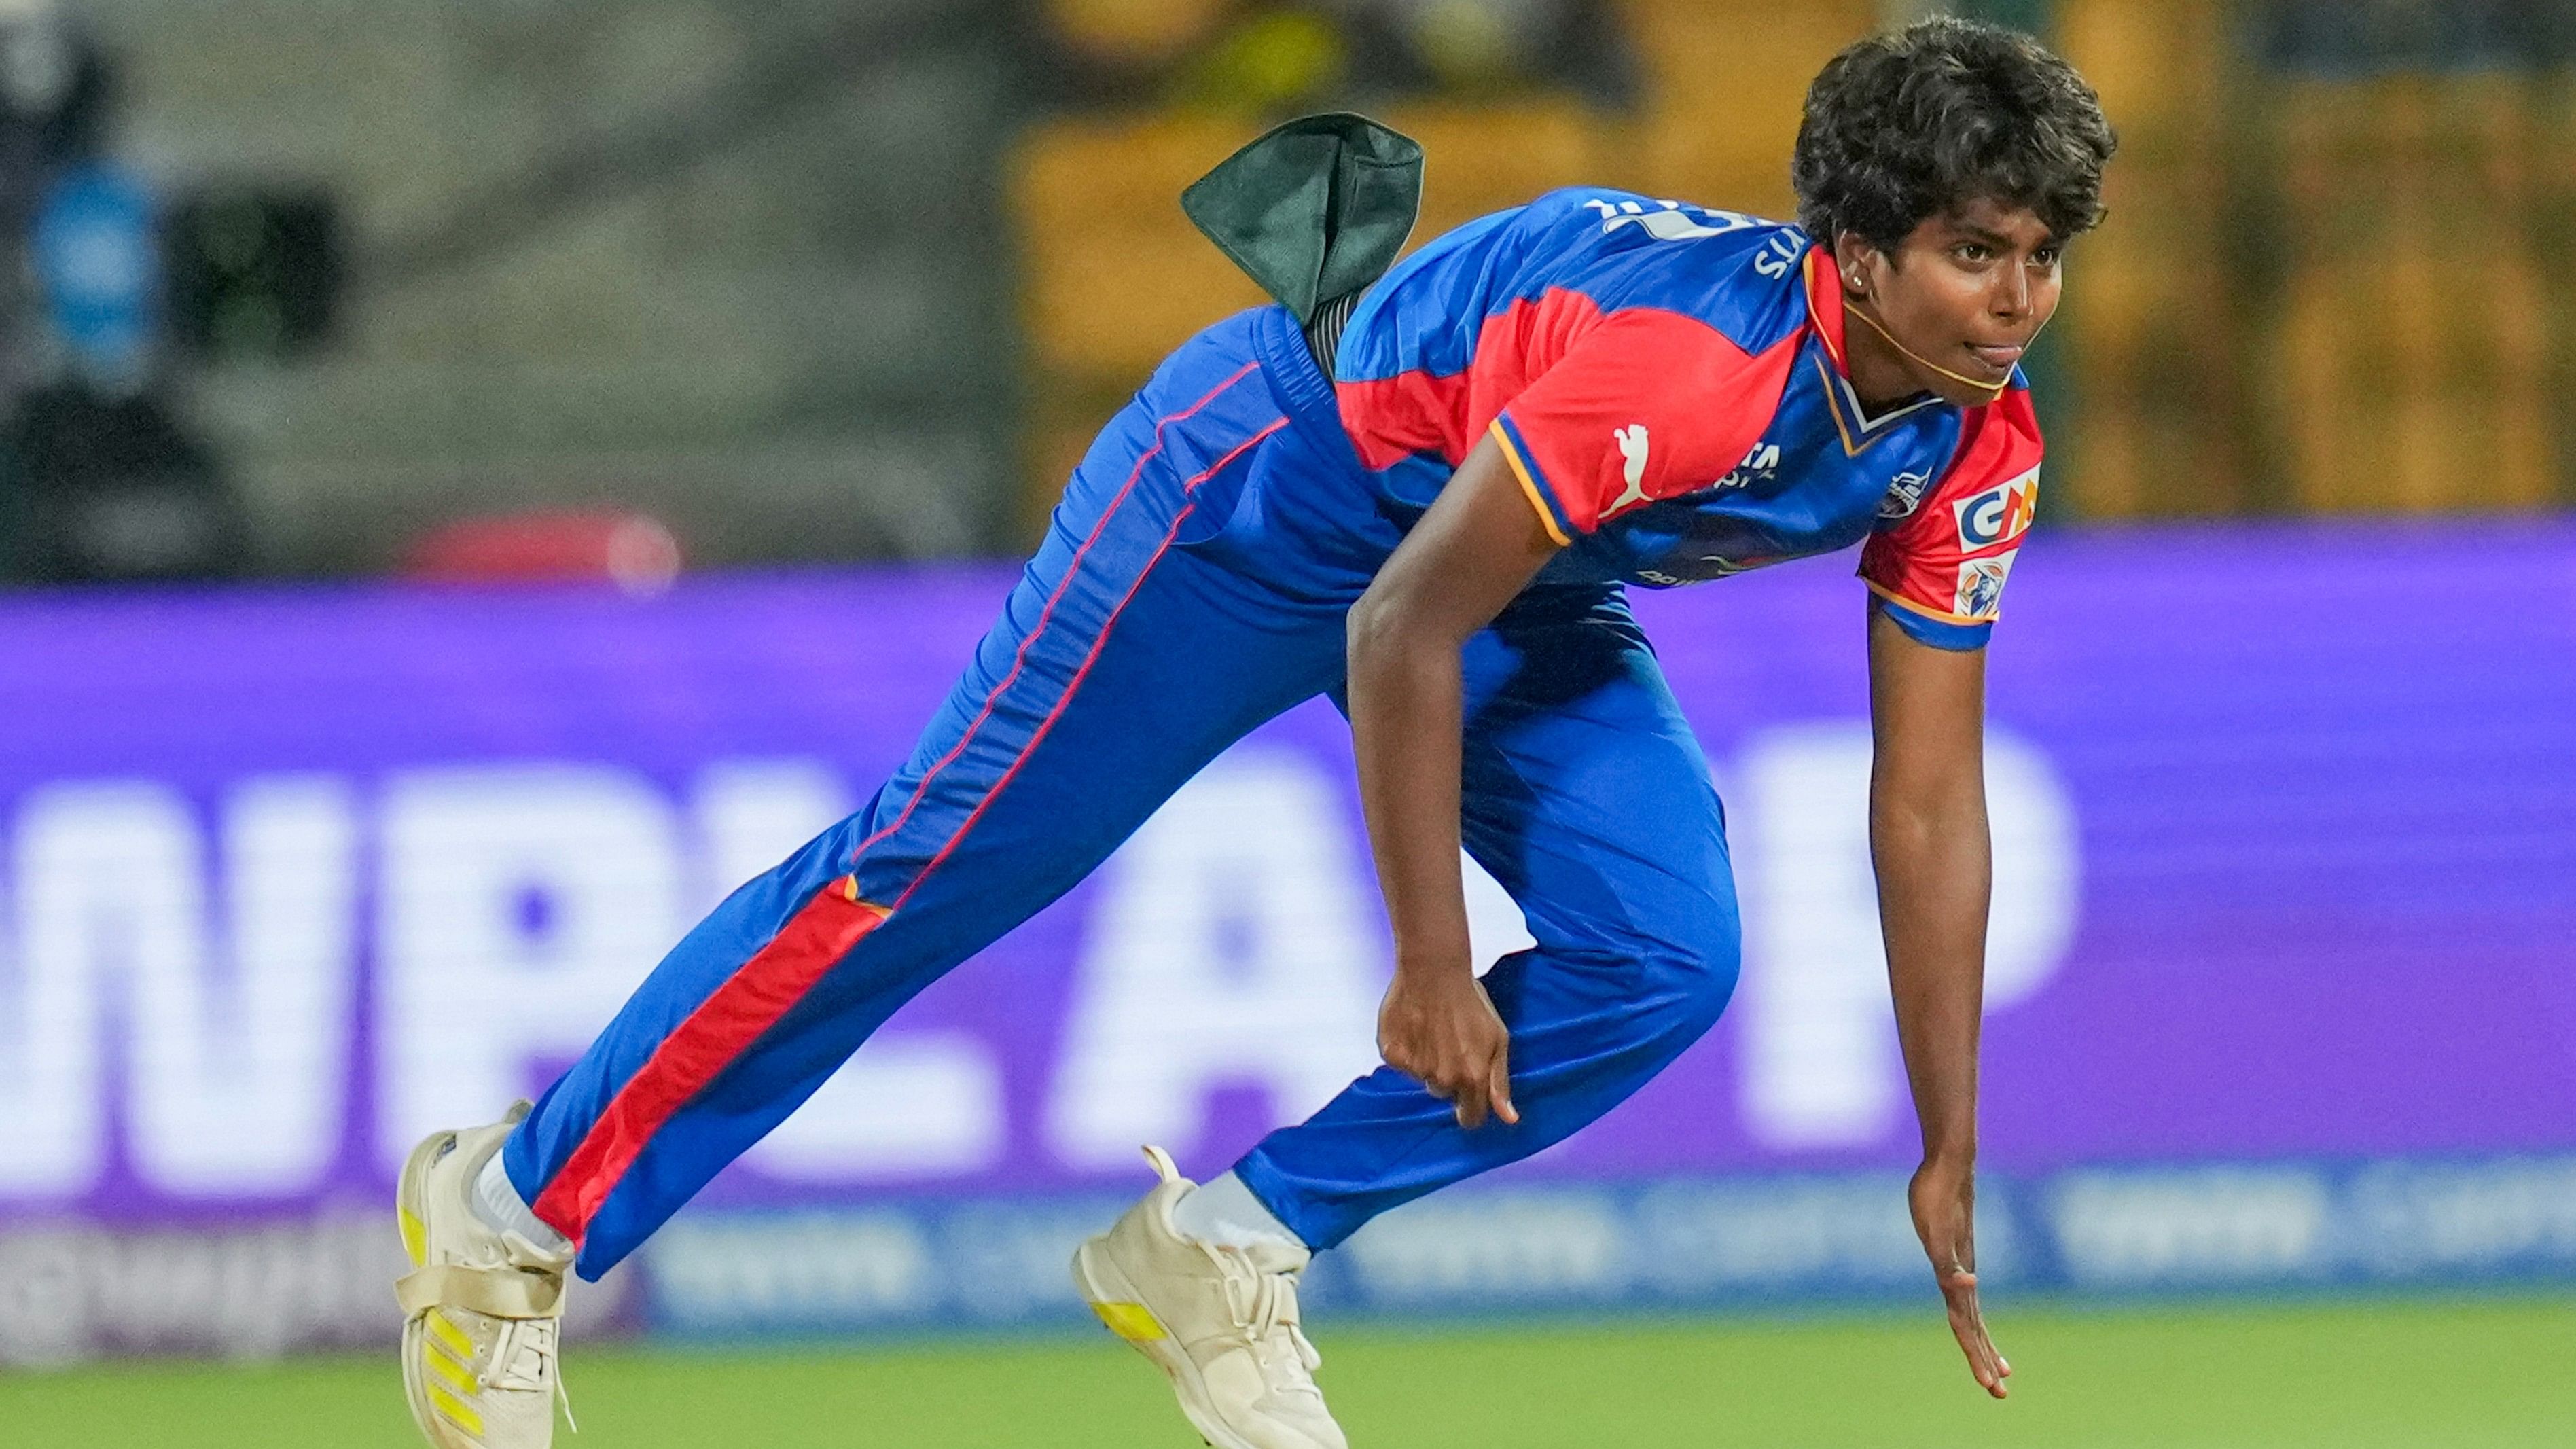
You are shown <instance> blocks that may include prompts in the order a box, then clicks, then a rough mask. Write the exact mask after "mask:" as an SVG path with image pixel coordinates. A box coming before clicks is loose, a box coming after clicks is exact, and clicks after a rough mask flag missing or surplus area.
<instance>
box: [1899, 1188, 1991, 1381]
mask: <svg viewBox="0 0 2576 1449" xmlns="http://www.w3.org/2000/svg"><path fill="white" fill-rule="evenodd" d="M1905 1196H1906V1204H1907V1206H1909V1207H1911V1208H1912V1209H1913V1211H1914V1235H1915V1236H1916V1237H1918V1238H1920V1239H1922V1240H1923V1251H1924V1252H1925V1253H1926V1254H1928V1255H1929V1256H1930V1257H1931V1259H1932V1276H1933V1278H1934V1279H1935V1280H1936V1281H1938V1282H1939V1283H1940V1285H1941V1299H1942V1302H1943V1303H1944V1305H1946V1306H1947V1307H1948V1309H1949V1310H1950V1332H1951V1334H1952V1336H1954V1337H1956V1338H1957V1339H1958V1340H1959V1351H1960V1352H1962V1353H1965V1354H1966V1355H1967V1356H1968V1372H1970V1373H1972V1374H1975V1375H1976V1376H1977V1383H1978V1386H1979V1387H1981V1388H1983V1389H1984V1390H1985V1391H1986V1392H1987V1393H1990V1394H1992V1395H1994V1396H1995V1397H1996V1398H1998V1399H2000V1398H2002V1397H2004V1395H2005V1393H2006V1392H2007V1390H2006V1389H2005V1387H2004V1380H2006V1379H2008V1378H2011V1377H2012V1365H2011V1364H2010V1363H2007V1362H2005V1360H2004V1356H2003V1355H2002V1354H2001V1353H1999V1352H1997V1351H1996V1349H1995V1341H1994V1339H1993V1338H1992V1337H1990V1336H1989V1335H1988V1334H1987V1333H1986V1315H1985V1312H1984V1310H1982V1309H1980V1308H1979V1307H1978V1306H1977V1170H1976V1169H1975V1168H1974V1167H1970V1166H1966V1165H1963V1164H1957V1163H1950V1162H1937V1161H1930V1160H1927V1161H1925V1162H1924V1164H1923V1165H1922V1167H1920V1168H1918V1169H1916V1171H1915V1173H1914V1181H1913V1183H1912V1184H1911V1185H1910V1186H1909V1187H1908V1188H1907V1190H1906V1194H1905Z"/></svg>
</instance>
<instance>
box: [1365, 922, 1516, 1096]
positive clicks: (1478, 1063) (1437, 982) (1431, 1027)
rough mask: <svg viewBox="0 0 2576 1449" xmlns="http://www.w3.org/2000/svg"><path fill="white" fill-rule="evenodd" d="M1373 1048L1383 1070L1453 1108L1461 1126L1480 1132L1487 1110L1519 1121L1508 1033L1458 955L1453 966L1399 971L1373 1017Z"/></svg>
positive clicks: (1479, 985)
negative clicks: (1382, 1059) (1410, 1081)
mask: <svg viewBox="0 0 2576 1449" xmlns="http://www.w3.org/2000/svg"><path fill="white" fill-rule="evenodd" d="M1377 1049H1378V1054H1379V1055H1380V1056H1383V1057H1385V1058H1386V1064H1387V1065H1388V1066H1390V1067H1393V1068H1395V1069H1396V1070H1397V1071H1399V1072H1402V1073H1404V1074H1405V1075H1407V1076H1409V1077H1412V1078H1413V1079H1414V1080H1416V1081H1418V1082H1420V1083H1422V1085H1423V1086H1424V1087H1425V1088H1426V1089H1428V1090H1429V1091H1430V1093H1431V1095H1433V1096H1435V1097H1438V1098H1440V1099H1441V1100H1443V1101H1445V1102H1448V1103H1449V1104H1451V1105H1452V1106H1454V1107H1455V1108H1456V1109H1457V1112H1458V1125H1459V1126H1461V1127H1465V1128H1468V1129H1469V1130H1473V1129H1475V1128H1478V1127H1482V1126H1483V1125H1485V1115H1486V1113H1487V1111H1488V1110H1490V1111H1491V1112H1492V1114H1493V1115H1494V1116H1496V1117H1499V1118H1501V1119H1502V1120H1503V1121H1505V1122H1518V1121H1520V1120H1521V1114H1520V1112H1519V1111H1518V1110H1517V1109H1515V1108H1514V1107H1513V1106H1512V1080H1511V1066H1510V1057H1511V1034H1510V1033H1509V1032H1508V1031H1506V1030H1505V1029H1504V1027H1503V1019H1502V1018H1501V1017H1500V1016H1497V1015H1495V1013H1494V1003H1493V1000H1492V998H1490V997H1488V996H1486V995H1485V984H1484V983H1483V982H1481V981H1478V980H1477V979H1476V978H1475V976H1474V975H1473V974H1472V973H1471V972H1470V971H1469V969H1468V966H1467V961H1466V959H1465V957H1464V955H1463V953H1462V954H1461V955H1460V957H1459V959H1458V960H1457V961H1456V962H1455V963H1444V964H1442V965H1438V966H1424V967H1419V968H1416V969H1412V970H1407V969H1404V968H1402V967H1399V968H1397V970H1396V973H1395V981H1394V984H1392V985H1390V986H1388V987H1387V989H1386V1002H1385V1004H1384V1005H1382V1006H1380V1007H1379V1008H1378V1012H1377Z"/></svg>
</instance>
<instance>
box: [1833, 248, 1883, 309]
mask: <svg viewBox="0 0 2576 1449" xmlns="http://www.w3.org/2000/svg"><path fill="white" fill-rule="evenodd" d="M1877 254H1878V248H1876V247H1874V246H1871V245H1870V244H1869V243H1868V242H1867V241H1864V240H1863V239H1862V238H1861V235H1860V233H1858V232H1851V231H1847V232H1843V233H1842V234H1840V235H1838V236H1836V237H1835V238H1834V270H1836V271H1838V272H1840V273H1842V282H1843V295H1845V296H1848V297H1858V298H1861V299H1863V300H1867V298H1868V297H1869V284H1870V271H1871V268H1870V259H1871V258H1872V257H1874V256H1876V255H1877Z"/></svg>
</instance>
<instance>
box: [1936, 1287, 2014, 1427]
mask: <svg viewBox="0 0 2576 1449" xmlns="http://www.w3.org/2000/svg"><path fill="white" fill-rule="evenodd" d="M1941 1298H1942V1302H1943V1306H1945V1307H1946V1308H1947V1309H1948V1310H1949V1316H1950V1333H1951V1336H1953V1337H1955V1338H1956V1339H1958V1340H1959V1351H1960V1352H1961V1353H1964V1354H1966V1355H1967V1357H1968V1372H1969V1373H1971V1374H1973V1375H1975V1376H1976V1380H1977V1386H1978V1387H1980V1388H1982V1389H1984V1390H1985V1391H1986V1392H1987V1393H1989V1394H1992V1395H1993V1396H1994V1397H1996V1398H1998V1399H2000V1398H2003V1397H2005V1396H2006V1395H2007V1394H2008V1393H2009V1392H2010V1390H2008V1389H2007V1388H2006V1387H2005V1384H2004V1380H2006V1379H2008V1378H2010V1377H2012V1365H2011V1364H2009V1363H2006V1362H2005V1361H2004V1356H2003V1355H2002V1354H2001V1353H1999V1352H1997V1351H1996V1349H1995V1342H1994V1339H1993V1337H1992V1336H1991V1335H1989V1334H1988V1333H1987V1332H1986V1318H1985V1314H1984V1312H1983V1311H1982V1310H1981V1309H1979V1307H1978V1306H1977V1275H1976V1274H1974V1273H1971V1272H1969V1271H1968V1270H1966V1269H1965V1268H1953V1269H1951V1270H1950V1271H1949V1272H1948V1273H1945V1274H1943V1275H1942V1277H1941Z"/></svg>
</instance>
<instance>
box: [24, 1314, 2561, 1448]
mask: <svg viewBox="0 0 2576 1449" xmlns="http://www.w3.org/2000/svg"><path fill="white" fill-rule="evenodd" d="M1997 1333H1998V1336H1999V1338H2000V1339H2001V1340H2002V1342H2003V1344H2004V1348H2005V1352H2006V1353H2007V1354H2008V1355H2009V1356H2010V1357H2011V1358H2012V1360H2013V1364H2014V1368H2015V1369H2016V1371H2017V1372H2016V1375H2015V1378H2014V1393H2013V1397H2012V1399H2011V1401H2010V1402H2008V1403H2001V1404H1998V1403H1991V1402H1988V1401H1986V1400H1984V1399H1983V1398H1982V1396H1980V1395H1979V1394H1978V1393H1977V1392H1976V1386H1975V1385H1974V1384H1973V1383H1972V1382H1970V1381H1969V1379H1968V1376H1967V1374H1966V1372H1965V1370H1964V1369H1962V1368H1961V1367H1960V1365H1959V1361H1958V1355H1957V1352H1956V1350H1955V1349H1953V1348H1952V1347H1951V1346H1950V1343H1949V1341H1948V1336H1947V1334H1946V1333H1945V1332H1944V1330H1943V1329H1942V1327H1941V1324H1940V1321H1939V1318H1938V1316H1937V1314H1936V1313H1933V1312H1928V1311H1927V1312H1926V1313H1925V1314H1924V1315H1923V1317H1922V1319H1921V1320H1920V1321H1915V1320H1896V1319H1884V1318H1869V1319H1835V1320H1758V1321H1745V1320H1736V1321H1731V1322H1726V1323H1653V1324H1634V1323H1632V1324H1622V1325H1619V1326H1613V1327H1584V1326H1579V1325H1568V1324H1558V1325H1551V1326H1546V1327H1508V1328H1506V1327H1496V1328H1457V1329H1450V1330H1445V1331H1437V1332H1430V1331H1425V1332H1397V1331H1392V1330H1387V1329H1353V1330H1348V1331H1344V1332H1338V1333H1336V1332H1333V1331H1331V1329H1330V1328H1329V1326H1327V1327H1326V1329H1325V1333H1324V1336H1323V1338H1322V1340H1321V1342H1322V1347H1323V1349H1324V1353H1325V1356H1326V1359H1327V1362H1326V1365H1325V1372H1324V1375H1323V1383H1324V1386H1325V1388H1326V1390H1327V1391H1328V1392H1329V1393H1330V1394H1331V1396H1332V1399H1333V1403H1334V1406H1335V1409H1336V1410H1337V1412H1338V1413H1339V1414H1340V1416H1341V1420H1342V1423H1343V1424H1344V1426H1345V1427H1347V1428H1348V1429H1349V1430H1350V1433H1351V1438H1352V1440H1353V1442H1354V1443H1355V1444H1356V1445H1358V1446H1360V1449H1394V1446H1403V1449H1555V1446H1569V1449H1571V1446H1594V1445H1605V1444H1619V1445H1625V1444H1671V1445H1703V1444H1706V1445H1739V1444H1740V1445H1759V1446H1764V1449H1791V1446H1807V1445H1813V1446H1818V1449H1824V1446H1831V1449H1864V1446H1877V1445H1889V1446H1905V1449H1937V1446H1947V1445H1977V1446H1981V1449H1986V1446H2006V1449H2008V1446H2021V1445H2028V1446H2043V1445H2044V1446H2048V1449H2133V1446H2134V1449H2147V1446H2155V1449H2186V1446H2189V1449H2219V1446H2228V1449H2235V1446H2244V1449H2255V1446H2262V1449H2292V1446H2307V1445H2314V1446H2321V1449H2323V1446H2331V1449H2383V1446H2384V1449H2428V1446H2440V1449H2475V1446H2487V1445H2496V1446H2503V1445H2513V1446H2517V1449H2521V1446H2535V1449H2536V1446H2547V1445H2566V1444H2576V1300H2566V1299H2518V1300H2506V1301H2491V1302H2464V1303H2404V1302H2373V1303H2364V1304H2329V1305H2315V1306H2303V1307H2296V1308H2283V1309H2258V1308H2194V1309H2173V1310H2139V1311H2128V1312H2118V1313H2112V1312H2103V1313H2069V1312H2045V1313H2043V1312H2022V1313H2007V1314H2006V1315H2005V1316H2003V1317H2002V1318H2001V1319H2000V1320H1999V1322H1998V1323H1997ZM567 1378H568V1382H569V1383H570V1385H571V1387H572V1392H573V1402H574V1407H575V1409H576V1410H577V1411H578V1412H579V1413H580V1415H581V1422H582V1432H581V1434H580V1435H579V1437H578V1438H574V1437H571V1436H565V1435H559V1436H558V1438H557V1443H558V1444H562V1445H567V1446H569V1449H648V1446H649V1449H672V1446H682V1445H687V1446H698V1445H709V1446H715V1445H723V1446H732V1445H757V1446H761V1449H806V1446H814V1449H822V1446H833V1449H849V1446H860V1445H869V1446H874V1445H889V1446H903V1449H949V1446H955V1449H965V1446H977V1449H986V1446H1004V1445H1032V1446H1039V1445H1043V1446H1047V1449H1090V1446H1101V1449H1109V1446H1118V1449H1139V1446H1142V1449H1153V1446H1165V1445H1168V1446H1172V1449H1187V1446H1190V1445H1194V1444H1196V1443H1197V1436H1196V1435H1194V1434H1192V1433H1191V1432H1190V1431H1189V1430H1188V1429H1187V1428H1186V1427H1185V1426H1184V1425H1183V1424H1182V1422H1181V1420H1180V1417H1179V1415H1178V1414H1177V1413H1175V1412H1174V1411H1173V1409H1172V1408H1171V1406H1170V1402H1169V1400H1168V1399H1167V1398H1166V1397H1165V1393H1164V1390H1163V1386H1162V1380H1161V1379H1160V1378H1159V1377H1158V1376H1156V1375H1155V1374H1154V1372H1153V1370H1152V1369H1151V1368H1149V1367H1148V1366H1147V1365H1146V1364H1145V1363H1144V1361H1143V1360H1142V1359H1140V1358H1136V1357H1135V1356H1134V1355H1132V1354H1130V1353H1129V1352H1128V1351H1127V1350H1126V1349H1125V1348H1123V1347H1122V1346H1120V1345H1118V1344H1117V1343H1115V1342H1114V1341H1113V1340H1111V1339H1110V1338H1109V1337H1108V1336H1107V1335H1105V1334H1104V1335H1101V1336H1099V1337H1098V1338H1096V1339H1094V1338H1088V1337H1086V1338H1078V1339H1039V1340H1026V1341H1019V1342H1010V1343H999V1344H996V1343H989V1342H979V1343H972V1344H938V1345H903V1346H898V1345H872V1346H862V1347H849V1346H833V1347H801V1348H796V1349H763V1350H758V1351H748V1350H746V1351H726V1352H696V1353H690V1352H677V1351H672V1350H641V1349H613V1350H612V1349H595V1350H589V1351H584V1350H581V1349H580V1348H579V1347H578V1346H577V1345H576V1348H575V1354H574V1357H573V1359H572V1361H571V1363H570V1372H569V1374H568V1376H567ZM401 1392H402V1391H401V1389H400V1387H399V1386H398V1383H397V1381H396V1378H395V1372H394V1367H393V1364H392V1362H391V1360H390V1359H386V1360H384V1361H381V1362H380V1361H377V1360H375V1359H363V1360H360V1359H348V1358H334V1359H330V1360H327V1361H322V1362H316V1363H305V1364H296V1365H292V1366H278V1367H231V1368H227V1367H203V1366H175V1365H164V1366H145V1367H124V1368H101V1369H82V1370H76V1371H71V1372H65V1373H59V1374H35V1375H29V1374H17V1375H10V1376H6V1377H0V1443H5V1444H7V1445H10V1446H12V1449H18V1446H25V1449H38V1446H48V1449H50V1446H56V1445H61V1446H79V1449H126V1446H129V1445H131V1446H141V1445H152V1446H156V1449H158V1446H187V1449H235V1446H240V1449H250V1446H254V1445H255V1446H260V1449H277V1446H307V1445H310V1446H317V1449H324V1446H327V1449H376V1446H385V1449H400V1446H407V1445H411V1444H414V1443H416V1442H417V1441H416V1440H415V1439H414V1437H413V1433H412V1429H411V1425H410V1421H409V1419H408V1418H406V1417H405V1415H404V1412H403V1408H402V1401H401Z"/></svg>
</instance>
